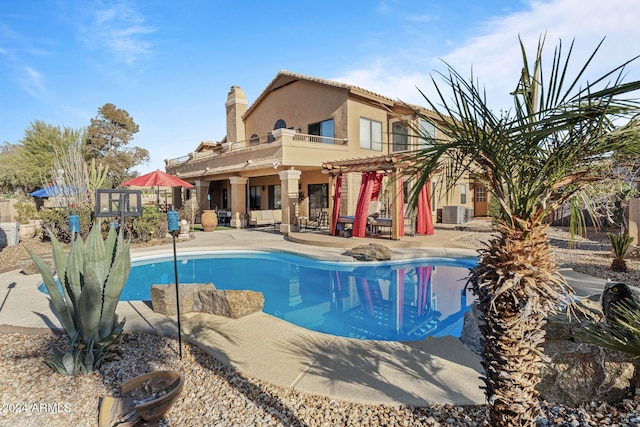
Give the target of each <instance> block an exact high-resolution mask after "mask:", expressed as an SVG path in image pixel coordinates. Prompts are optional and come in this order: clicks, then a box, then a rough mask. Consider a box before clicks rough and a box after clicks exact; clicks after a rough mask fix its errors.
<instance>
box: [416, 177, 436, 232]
mask: <svg viewBox="0 0 640 427" xmlns="http://www.w3.org/2000/svg"><path fill="white" fill-rule="evenodd" d="M429 186H430V181H427V182H426V184H425V185H423V186H422V188H421V189H420V194H419V195H418V218H417V220H416V233H418V234H433V218H432V217H431V201H430V200H429V190H428V187H429Z"/></svg>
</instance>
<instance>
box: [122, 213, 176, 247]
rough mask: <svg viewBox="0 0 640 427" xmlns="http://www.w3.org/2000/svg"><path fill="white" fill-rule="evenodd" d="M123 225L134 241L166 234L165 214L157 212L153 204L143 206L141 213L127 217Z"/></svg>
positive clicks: (157, 237) (142, 240)
mask: <svg viewBox="0 0 640 427" xmlns="http://www.w3.org/2000/svg"><path fill="white" fill-rule="evenodd" d="M125 227H126V228H127V231H128V232H129V236H130V238H131V239H132V240H133V241H135V242H148V241H150V240H152V239H162V238H164V236H165V235H166V234H167V214H166V213H164V212H158V209H157V208H156V207H155V206H149V205H147V206H143V209H142V215H141V216H139V217H128V218H127V221H126V224H125Z"/></svg>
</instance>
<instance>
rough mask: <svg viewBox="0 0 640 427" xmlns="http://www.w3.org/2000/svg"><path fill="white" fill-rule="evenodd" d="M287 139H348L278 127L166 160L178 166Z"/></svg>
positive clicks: (338, 141)
mask: <svg viewBox="0 0 640 427" xmlns="http://www.w3.org/2000/svg"><path fill="white" fill-rule="evenodd" d="M285 139H289V140H293V141H294V142H307V143H309V142H310V143H315V144H333V145H346V144H347V140H346V139H337V138H330V137H327V136H320V135H307V134H303V133H296V132H294V131H292V130H289V129H278V130H276V131H274V132H273V133H269V134H267V135H263V136H260V137H258V136H256V137H254V138H251V139H247V140H244V141H238V142H224V143H222V144H220V145H218V146H217V147H216V148H215V149H209V150H206V151H202V152H193V153H189V154H187V155H185V156H180V157H176V158H174V159H167V160H166V161H165V163H166V165H167V166H176V165H180V164H183V163H187V162H190V161H193V160H201V159H206V158H209V157H213V156H217V155H219V154H221V153H228V152H232V151H239V150H243V149H247V148H251V147H255V146H259V145H263V144H270V143H273V142H275V141H283V140H285Z"/></svg>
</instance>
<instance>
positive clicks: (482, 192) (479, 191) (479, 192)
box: [474, 184, 487, 203]
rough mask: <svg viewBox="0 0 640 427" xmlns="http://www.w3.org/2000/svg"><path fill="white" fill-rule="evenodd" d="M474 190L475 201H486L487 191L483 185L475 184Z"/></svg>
mask: <svg viewBox="0 0 640 427" xmlns="http://www.w3.org/2000/svg"><path fill="white" fill-rule="evenodd" d="M474 191H475V193H476V202H480V203H484V202H486V201H487V192H486V189H485V188H484V187H483V186H478V185H477V184H476V187H475V190H474Z"/></svg>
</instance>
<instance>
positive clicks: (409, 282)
mask: <svg viewBox="0 0 640 427" xmlns="http://www.w3.org/2000/svg"><path fill="white" fill-rule="evenodd" d="M476 262H477V260H476V259H475V258H468V259H455V260H454V259H445V258H428V259H427V258H424V259H416V260H407V261H392V262H353V263H351V262H349V263H345V262H328V261H318V260H314V259H311V258H307V257H303V256H298V255H293V254H285V253H275V252H261V251H225V252H209V253H192V254H181V255H180V256H179V257H178V281H179V283H180V286H188V283H213V284H214V285H215V286H216V288H217V289H224V290H242V289H249V290H253V291H258V292H262V293H263V294H264V297H265V305H264V309H263V311H264V312H265V313H268V314H271V315H273V316H277V317H279V318H281V319H283V320H285V321H287V322H290V323H293V324H295V325H298V326H301V327H303V328H306V329H311V330H314V331H318V332H323V333H327V334H331V335H337V336H343V337H350V338H358V339H377V340H391V341H409V340H420V339H424V338H426V337H427V336H445V335H453V336H456V337H457V336H459V335H460V332H461V330H462V323H463V318H464V313H465V312H466V311H468V310H469V308H470V304H471V303H472V302H473V298H474V297H473V296H472V295H471V293H470V291H466V292H462V289H463V288H464V285H465V279H466V277H467V275H468V269H469V268H471V267H473V266H474V265H475V264H476ZM173 267H174V266H173V256H164V257H154V258H151V259H136V260H134V262H133V265H132V268H131V273H130V275H129V280H128V281H127V283H126V285H125V288H124V290H123V292H122V296H121V300H123V301H126V300H150V299H151V285H153V284H169V283H175V279H174V268H173Z"/></svg>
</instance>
